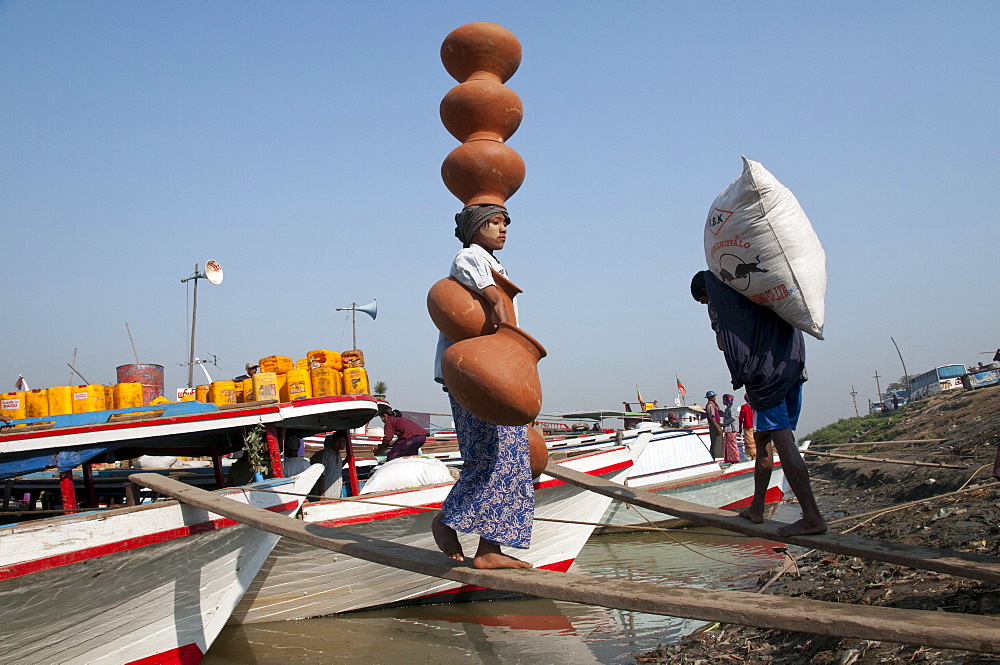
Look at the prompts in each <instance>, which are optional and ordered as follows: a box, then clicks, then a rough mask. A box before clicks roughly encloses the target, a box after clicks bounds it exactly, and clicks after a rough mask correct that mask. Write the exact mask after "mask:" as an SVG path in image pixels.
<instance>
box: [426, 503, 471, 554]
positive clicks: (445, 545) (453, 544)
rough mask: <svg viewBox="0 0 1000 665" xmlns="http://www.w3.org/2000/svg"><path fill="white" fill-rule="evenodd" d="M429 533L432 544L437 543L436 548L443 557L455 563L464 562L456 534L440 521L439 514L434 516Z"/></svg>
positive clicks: (460, 544)
mask: <svg viewBox="0 0 1000 665" xmlns="http://www.w3.org/2000/svg"><path fill="white" fill-rule="evenodd" d="M431 533H432V534H433V535H434V542H435V543H437V546H438V548H439V549H440V550H441V551H442V552H444V554H445V556H447V557H448V558H449V559H454V560H455V561H465V554H463V553H462V543H460V542H458V534H457V533H455V530H454V529H452V528H451V527H450V526H448V525H447V524H445V523H444V522H443V521H441V513H438V514H437V515H435V516H434V521H432V522H431Z"/></svg>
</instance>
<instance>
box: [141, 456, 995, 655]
mask: <svg viewBox="0 0 1000 665" xmlns="http://www.w3.org/2000/svg"><path fill="white" fill-rule="evenodd" d="M550 469H551V465H550ZM129 479H130V480H131V481H132V482H135V483H137V484H140V485H143V486H145V487H148V488H150V489H153V490H155V491H157V492H160V493H161V494H166V495H169V496H172V497H173V498H175V499H177V500H179V501H183V502H184V503H187V504H190V505H192V506H195V507H197V508H203V509H205V510H209V511H211V512H213V513H216V514H219V515H223V516H225V517H228V518H230V519H234V520H238V521H240V522H242V523H243V524H247V525H249V526H253V527H255V528H258V529H262V530H264V531H268V532H270V533H275V534H279V535H281V536H284V537H286V538H291V539H293V540H297V541H299V542H302V543H305V544H307V545H312V546H314V547H319V548H322V549H326V550H331V551H334V552H340V553H342V554H345V555H348V556H353V557H356V558H359V559H364V560H366V561H373V562H375V563H379V564H383V565H386V566H393V567H396V568H402V569H404V570H409V571H412V572H415V573H421V574H424V575H432V576H434V577H441V578H444V579H448V580H453V581H456V582H460V583H462V584H472V585H475V586H480V587H486V588H490V589H498V590H501V591H513V592H517V593H525V594H529V595H533V596H540V597H544V598H552V599H554V600H563V601H569V602H574V603H584V604H588V605H601V606H603V607H610V608H614V609H622V610H633V611H637V612H647V613H650V614H660V615H665V616H677V617H687V618H691V619H701V620H704V621H722V622H725V623H736V624H742V625H748V626H760V627H764V628H777V629H782V630H794V631H801V632H807V633H815V634H818V635H834V636H840V637H851V638H858V639H870V640H880V641H890V642H900V643H903V644H917V645H922V646H931V647H938V648H947V649H967V650H971V651H982V652H987V653H1000V620H997V619H995V618H993V617H984V616H970V615H963V614H952V613H946V612H926V611H921V610H903V609H896V608H889V607H878V606H863V605H850V604H847V603H830V602H825V601H818V600H807V599H802V598H786V597H780V596H766V595H763V594H754V593H746V592H740V591H714V590H710V589H693V588H686V587H675V586H666V585H658V584H649V583H642V582H630V581H627V580H618V579H609V578H601V577H591V576H589V575H578V574H574V573H557V572H553V571H548V570H540V569H534V568H532V569H518V570H476V569H475V568H472V567H471V566H470V565H469V564H467V563H457V562H455V561H451V560H450V559H448V558H446V557H445V556H444V555H443V554H441V553H440V552H431V551H428V550H422V549H419V548H416V547H412V546H408V545H401V544H398V543H391V542H387V541H382V540H374V539H370V538H364V537H362V536H357V535H355V534H351V533H349V532H348V531H345V530H342V529H333V528H329V527H324V526H321V525H319V524H313V523H308V522H303V521H301V520H296V519H292V518H290V517H285V516H283V515H276V514H274V513H271V512H269V511H266V510H261V509H259V508H254V507H251V506H247V505H245V504H241V503H238V502H236V501H232V500H230V499H226V498H224V497H219V496H215V495H213V494H211V493H209V492H206V491H204V490H200V489H197V488H195V487H190V486H187V485H184V484H183V483H179V482H177V481H173V480H170V479H169V478H164V477H162V476H159V475H152V474H134V475H132V476H129Z"/></svg>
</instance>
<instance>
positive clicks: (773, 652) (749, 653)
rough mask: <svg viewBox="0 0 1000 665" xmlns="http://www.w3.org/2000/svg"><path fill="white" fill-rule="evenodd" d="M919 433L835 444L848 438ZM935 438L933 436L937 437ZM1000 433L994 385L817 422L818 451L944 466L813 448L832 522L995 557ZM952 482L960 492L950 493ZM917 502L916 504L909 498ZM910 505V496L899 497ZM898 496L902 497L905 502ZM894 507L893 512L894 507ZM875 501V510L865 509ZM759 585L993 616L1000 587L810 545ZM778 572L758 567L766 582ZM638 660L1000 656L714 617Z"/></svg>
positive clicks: (813, 468)
mask: <svg viewBox="0 0 1000 665" xmlns="http://www.w3.org/2000/svg"><path fill="white" fill-rule="evenodd" d="M911 439H920V440H923V441H921V442H918V443H905V444H899V443H874V444H872V445H865V446H850V447H842V448H835V447H834V445H835V444H838V443H842V442H844V441H855V442H857V441H861V442H867V441H891V440H911ZM934 439H940V440H936V441H935V440H934ZM998 443H1000V387H991V388H986V389H982V390H979V391H976V392H956V393H954V394H947V393H944V394H941V395H937V396H935V397H933V398H931V399H930V400H926V401H922V402H918V403H915V404H912V405H908V406H907V407H905V408H904V409H901V410H899V411H897V412H893V413H891V414H886V415H883V416H880V417H872V416H869V417H866V418H861V419H850V420H848V421H841V422H840V423H837V426H836V427H833V426H831V427H830V428H824V430H819V431H818V432H817V433H816V436H815V438H814V444H813V445H814V446H815V447H816V449H817V450H820V449H821V450H827V451H830V452H834V451H835V452H838V453H848V454H852V455H864V456H868V457H876V458H891V459H898V460H909V461H922V462H937V463H943V464H949V465H956V466H961V467H963V468H962V469H946V468H932V467H918V466H906V465H901V464H885V463H880V462H879V463H874V462H865V461H856V460H840V459H837V460H834V459H831V458H818V457H809V458H807V459H808V462H809V469H810V475H811V477H812V478H813V479H814V490H815V493H816V496H817V501H818V503H819V505H820V508H821V509H822V510H823V512H824V514H825V515H826V516H827V519H828V520H829V521H830V528H831V530H835V531H840V532H844V531H848V530H850V531H851V532H852V533H856V534H859V535H863V536H867V537H871V538H878V539H882V540H891V541H895V542H902V543H911V544H919V545H926V546H931V547H938V548H943V549H951V550H960V551H969V552H977V553H981V554H991V555H994V556H1000V507H998V502H1000V483H998V482H997V481H996V480H995V479H994V478H992V477H991V474H992V470H993V463H994V459H995V455H996V450H997V445H998ZM956 491H958V493H955V492H956ZM912 502H918V503H912ZM904 504H910V505H904ZM900 506H904V507H902V508H900ZM893 508H896V509H895V510H892V511H891V512H882V511H888V510H890V509H893ZM872 511H877V512H875V513H874V514H869V513H871V512H872ZM798 566H799V575H798V576H795V575H793V574H789V573H786V574H784V575H782V576H781V577H780V578H779V579H778V580H777V581H774V582H773V583H772V584H771V585H770V586H769V587H768V588H767V589H766V591H765V593H769V594H776V595H786V596H798V597H803V598H812V599H816V600H824V601H833V602H842V603H854V604H861V605H881V606H886V607H899V608H906V609H923V610H931V611H940V612H961V613H966V614H980V615H989V616H997V615H1000V586H998V585H995V584H989V583H983V582H977V581H973V580H965V579H962V578H959V577H953V576H949V575H943V574H939V573H933V572H927V571H919V570H914V569H911V568H906V567H903V566H897V565H892V564H883V563H878V562H872V561H863V560H861V559H857V558H854V557H846V556H838V555H830V554H827V553H825V552H812V553H808V554H805V555H803V556H801V558H800V559H799V561H798ZM773 576H774V575H773V574H765V575H761V577H760V579H759V587H764V586H765V585H766V584H767V583H768V582H769V581H770V580H771V579H772V577H773ZM636 661H637V662H638V663H666V662H670V663H708V662H713V663H714V662H719V661H732V662H744V663H753V664H756V663H817V664H826V663H831V664H832V663H839V664H843V665H850V664H852V663H857V664H859V665H860V664H867V663H885V662H921V663H1000V658H996V657H993V656H984V655H981V654H975V653H972V652H966V651H956V650H946V649H928V648H922V647H917V646H903V645H898V644H894V643H891V642H873V641H867V640H852V639H840V638H832V637H822V636H816V635H809V634H806V633H794V632H788V631H778V630H764V629H756V628H751V627H744V626H732V625H716V626H714V627H711V628H709V629H708V630H704V631H700V632H698V633H696V634H693V635H690V636H688V637H686V638H684V639H682V640H681V642H680V643H678V644H674V645H661V646H660V647H659V648H657V649H656V650H653V651H651V652H646V653H642V654H637V655H636Z"/></svg>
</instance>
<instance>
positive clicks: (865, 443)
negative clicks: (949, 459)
mask: <svg viewBox="0 0 1000 665" xmlns="http://www.w3.org/2000/svg"><path fill="white" fill-rule="evenodd" d="M942 441H947V439H896V440H893V441H856V442H853V443H819V442H816V443H813V444H811V445H810V446H809V447H810V448H812V446H826V447H828V448H834V447H838V448H839V447H840V446H875V445H879V444H883V443H941V442H942Z"/></svg>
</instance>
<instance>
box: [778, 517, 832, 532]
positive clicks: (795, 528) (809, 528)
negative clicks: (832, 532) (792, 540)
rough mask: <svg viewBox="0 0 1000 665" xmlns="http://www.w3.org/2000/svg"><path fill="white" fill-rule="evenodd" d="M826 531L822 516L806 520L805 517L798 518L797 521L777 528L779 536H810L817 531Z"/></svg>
mask: <svg viewBox="0 0 1000 665" xmlns="http://www.w3.org/2000/svg"><path fill="white" fill-rule="evenodd" d="M824 531H826V522H824V521H823V518H822V517H821V518H819V520H807V519H806V518H804V517H803V518H802V519H800V520H799V521H798V522H792V523H791V524H788V525H786V526H783V527H781V528H780V529H778V535H779V536H811V535H813V534H817V533H823V532H824Z"/></svg>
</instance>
